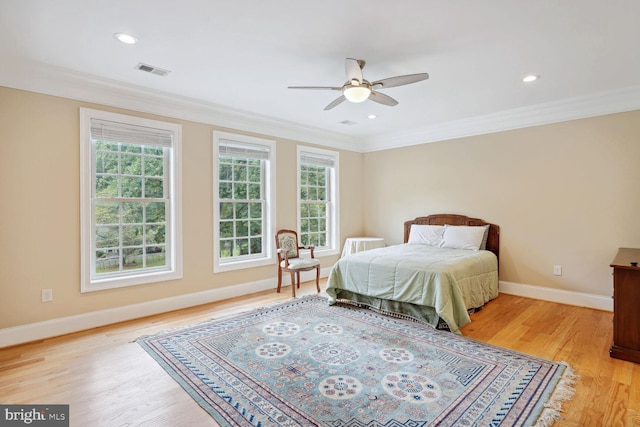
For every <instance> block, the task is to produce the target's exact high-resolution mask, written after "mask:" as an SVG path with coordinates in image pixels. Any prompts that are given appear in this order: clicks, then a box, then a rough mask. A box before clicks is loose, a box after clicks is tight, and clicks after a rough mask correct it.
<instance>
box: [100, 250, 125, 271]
mask: <svg viewBox="0 0 640 427" xmlns="http://www.w3.org/2000/svg"><path fill="white" fill-rule="evenodd" d="M118 270H120V251H119V250H118V249H110V250H104V251H96V273H98V274H104V273H111V272H113V271H118Z"/></svg>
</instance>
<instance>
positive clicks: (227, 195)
mask: <svg viewBox="0 0 640 427" xmlns="http://www.w3.org/2000/svg"><path fill="white" fill-rule="evenodd" d="M219 188H220V190H219V191H220V198H221V199H232V198H233V184H232V183H230V182H221V183H220V187H219Z"/></svg>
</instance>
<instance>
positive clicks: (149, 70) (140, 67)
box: [136, 63, 171, 77]
mask: <svg viewBox="0 0 640 427" xmlns="http://www.w3.org/2000/svg"><path fill="white" fill-rule="evenodd" d="M136 70H140V71H145V72H147V73H151V74H155V75H156V76H161V77H165V76H166V75H167V74H169V73H170V72H171V71H169V70H163V69H162V68H158V67H154V66H153V65H147V64H143V63H139V64H138V65H136Z"/></svg>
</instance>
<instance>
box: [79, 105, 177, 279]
mask: <svg viewBox="0 0 640 427" xmlns="http://www.w3.org/2000/svg"><path fill="white" fill-rule="evenodd" d="M80 121H81V138H80V144H81V145H80V162H81V163H80V169H81V181H80V192H81V210H82V211H81V240H82V242H81V246H82V253H81V258H82V267H81V268H82V280H81V290H82V292H87V291H95V290H101V289H110V288H116V287H122V286H130V285H138V284H143V283H151V282H158V281H164V280H172V279H178V278H180V277H182V247H181V237H180V236H181V197H180V188H181V185H180V154H181V152H180V140H181V127H180V126H179V125H175V124H171V123H164V122H159V121H155V120H147V119H141V118H138V117H131V116H125V115H122V114H115V113H108V112H104V111H98V110H90V109H86V108H82V109H80Z"/></svg>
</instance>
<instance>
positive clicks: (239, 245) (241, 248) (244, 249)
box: [235, 239, 249, 256]
mask: <svg viewBox="0 0 640 427" xmlns="http://www.w3.org/2000/svg"><path fill="white" fill-rule="evenodd" d="M235 253H236V256H238V255H249V239H238V240H236V247H235Z"/></svg>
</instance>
